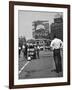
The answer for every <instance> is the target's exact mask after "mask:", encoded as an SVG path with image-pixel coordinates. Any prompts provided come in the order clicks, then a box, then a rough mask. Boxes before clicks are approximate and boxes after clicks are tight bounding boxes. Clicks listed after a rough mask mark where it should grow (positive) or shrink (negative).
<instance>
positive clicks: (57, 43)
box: [50, 35, 63, 76]
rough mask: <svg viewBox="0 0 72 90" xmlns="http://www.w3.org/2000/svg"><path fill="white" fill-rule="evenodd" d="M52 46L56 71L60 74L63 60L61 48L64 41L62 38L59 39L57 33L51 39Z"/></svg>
mask: <svg viewBox="0 0 72 90" xmlns="http://www.w3.org/2000/svg"><path fill="white" fill-rule="evenodd" d="M50 47H51V49H52V50H53V57H54V62H55V67H56V73H57V74H58V76H59V73H60V72H62V61H61V54H60V49H61V48H62V47H63V42H62V41H61V40H60V39H58V38H57V37H56V35H54V39H53V40H52V41H51V45H50Z"/></svg>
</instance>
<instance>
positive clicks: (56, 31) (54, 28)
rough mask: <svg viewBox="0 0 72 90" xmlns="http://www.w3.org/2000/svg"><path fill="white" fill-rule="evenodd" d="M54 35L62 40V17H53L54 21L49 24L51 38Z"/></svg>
mask: <svg viewBox="0 0 72 90" xmlns="http://www.w3.org/2000/svg"><path fill="white" fill-rule="evenodd" d="M54 35H56V36H57V37H58V38H59V39H61V40H62V41H63V18H62V17H60V18H55V19H54V23H52V24H51V39H53V36H54Z"/></svg>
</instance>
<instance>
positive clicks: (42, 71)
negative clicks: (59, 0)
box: [9, 1, 70, 88]
mask: <svg viewBox="0 0 72 90" xmlns="http://www.w3.org/2000/svg"><path fill="white" fill-rule="evenodd" d="M9 5H10V9H9V12H10V13H9V17H10V18H9V29H10V31H9V33H10V35H9V38H10V43H9V48H10V57H9V58H10V63H9V86H10V88H22V87H25V88H28V87H43V86H59V85H69V84H70V6H69V5H61V4H44V3H28V2H13V1H12V2H10V4H9Z"/></svg>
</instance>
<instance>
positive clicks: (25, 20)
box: [18, 10, 61, 40]
mask: <svg viewBox="0 0 72 90" xmlns="http://www.w3.org/2000/svg"><path fill="white" fill-rule="evenodd" d="M57 14H58V12H39V11H24V10H19V11H18V34H19V35H18V36H19V37H20V36H25V37H26V39H27V40H28V39H31V38H32V29H33V26H32V22H33V21H36V20H48V21H49V24H51V23H53V22H54V17H55V16H56V15H57ZM60 14H61V13H60Z"/></svg>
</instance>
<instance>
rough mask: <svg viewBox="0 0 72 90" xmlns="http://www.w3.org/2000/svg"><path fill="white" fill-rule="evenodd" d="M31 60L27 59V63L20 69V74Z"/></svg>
mask: <svg viewBox="0 0 72 90" xmlns="http://www.w3.org/2000/svg"><path fill="white" fill-rule="evenodd" d="M29 62H30V61H27V63H25V65H24V66H23V67H22V68H21V70H20V71H19V74H20V73H21V72H22V70H23V69H24V68H25V67H26V66H27V65H28V63H29Z"/></svg>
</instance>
